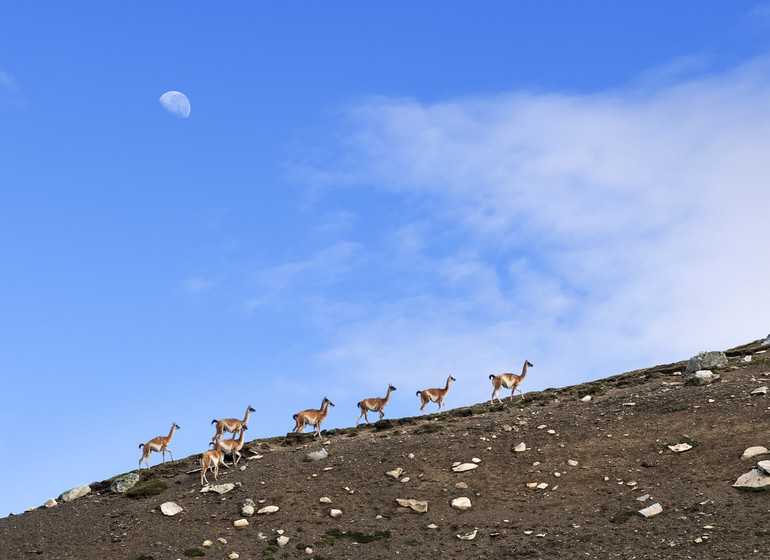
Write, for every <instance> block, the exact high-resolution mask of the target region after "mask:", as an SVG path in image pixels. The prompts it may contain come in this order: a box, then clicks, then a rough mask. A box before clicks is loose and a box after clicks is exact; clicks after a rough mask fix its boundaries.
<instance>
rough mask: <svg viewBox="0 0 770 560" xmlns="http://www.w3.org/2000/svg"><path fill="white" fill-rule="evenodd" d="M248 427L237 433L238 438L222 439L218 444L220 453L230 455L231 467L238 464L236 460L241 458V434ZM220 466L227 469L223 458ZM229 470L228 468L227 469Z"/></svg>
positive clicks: (242, 439) (242, 441)
mask: <svg viewBox="0 0 770 560" xmlns="http://www.w3.org/2000/svg"><path fill="white" fill-rule="evenodd" d="M248 429H249V427H248V426H244V427H243V430H242V431H240V432H239V433H238V438H237V439H236V438H231V439H223V440H220V442H219V447H220V449H222V453H224V454H226V455H232V457H233V467H234V466H236V465H237V464H238V459H240V458H241V449H243V443H244V441H245V440H244V438H243V434H244V431H245V430H248ZM222 464H223V465H224V466H226V467H227V463H225V458H224V457H222ZM228 468H229V467H228Z"/></svg>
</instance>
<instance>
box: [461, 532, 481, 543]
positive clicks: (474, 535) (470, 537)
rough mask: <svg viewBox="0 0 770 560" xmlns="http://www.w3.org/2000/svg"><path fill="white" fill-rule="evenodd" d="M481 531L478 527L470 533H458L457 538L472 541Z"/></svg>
mask: <svg viewBox="0 0 770 560" xmlns="http://www.w3.org/2000/svg"><path fill="white" fill-rule="evenodd" d="M478 532H479V530H478V529H474V530H473V532H472V533H468V534H467V535H457V538H458V539H460V540H461V541H472V540H473V539H475V538H476V534H477V533H478Z"/></svg>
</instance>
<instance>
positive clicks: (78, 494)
mask: <svg viewBox="0 0 770 560" xmlns="http://www.w3.org/2000/svg"><path fill="white" fill-rule="evenodd" d="M90 491H91V487H90V486H89V485H88V484H81V485H80V486H76V487H75V488H72V489H70V490H67V491H66V492H65V493H64V494H62V495H61V496H59V499H60V500H61V501H62V502H71V501H72V500H77V499H78V498H82V497H83V496H85V495H86V494H88V493H89V492H90Z"/></svg>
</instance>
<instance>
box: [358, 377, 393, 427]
mask: <svg viewBox="0 0 770 560" xmlns="http://www.w3.org/2000/svg"><path fill="white" fill-rule="evenodd" d="M395 390H396V388H395V387H394V386H393V385H388V394H387V395H385V398H378V397H372V398H370V399H364V400H362V401H361V402H360V403H358V404H357V405H356V406H357V407H358V408H360V409H361V414H359V415H358V418H356V426H358V421H359V420H361V416H363V417H364V419H365V420H366V423H367V424H368V423H369V415H368V414H367V413H368V412H369V411H372V412H379V413H380V420H382V417H383V416H385V413H384V412H383V410H382V409H383V408H385V405H386V404H388V401H389V400H390V393H391V392H392V391H395Z"/></svg>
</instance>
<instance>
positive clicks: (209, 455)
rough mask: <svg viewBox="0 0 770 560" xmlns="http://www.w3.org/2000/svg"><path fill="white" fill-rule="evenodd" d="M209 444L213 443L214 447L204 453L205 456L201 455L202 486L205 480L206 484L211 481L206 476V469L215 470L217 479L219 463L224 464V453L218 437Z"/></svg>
mask: <svg viewBox="0 0 770 560" xmlns="http://www.w3.org/2000/svg"><path fill="white" fill-rule="evenodd" d="M209 445H213V446H214V447H213V448H212V449H209V450H208V451H206V452H205V453H204V454H203V457H201V469H202V470H201V486H204V484H203V483H204V481H205V483H206V484H208V483H209V481H208V479H207V478H206V471H208V470H209V469H211V470H213V471H214V480H216V479H217V476H218V475H219V463H222V464H224V453H222V448H221V447H220V441H219V440H218V439H216V440H214V441H213V442H212V443H209ZM212 463H213V464H212Z"/></svg>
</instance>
